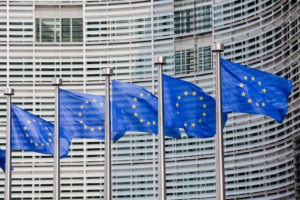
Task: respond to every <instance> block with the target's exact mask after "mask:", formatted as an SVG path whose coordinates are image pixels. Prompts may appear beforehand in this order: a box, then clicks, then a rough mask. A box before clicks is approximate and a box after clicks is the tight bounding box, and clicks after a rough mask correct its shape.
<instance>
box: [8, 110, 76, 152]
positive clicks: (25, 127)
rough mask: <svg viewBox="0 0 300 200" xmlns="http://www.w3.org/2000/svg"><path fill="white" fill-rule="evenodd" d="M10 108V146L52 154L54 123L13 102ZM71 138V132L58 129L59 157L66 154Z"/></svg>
mask: <svg viewBox="0 0 300 200" xmlns="http://www.w3.org/2000/svg"><path fill="white" fill-rule="evenodd" d="M11 109H12V111H11V148H12V149H15V150H24V151H34V152H38V153H42V154H50V155H52V156H53V153H54V143H53V141H54V125H53V124H52V123H50V122H48V121H46V120H44V119H42V118H40V117H38V116H36V115H33V114H31V113H29V112H27V111H25V110H23V109H21V108H19V107H18V106H16V105H14V104H11ZM71 139H72V135H71V132H69V131H67V130H65V129H60V157H61V158H64V157H66V156H67V155H68V152H69V147H70V143H71Z"/></svg>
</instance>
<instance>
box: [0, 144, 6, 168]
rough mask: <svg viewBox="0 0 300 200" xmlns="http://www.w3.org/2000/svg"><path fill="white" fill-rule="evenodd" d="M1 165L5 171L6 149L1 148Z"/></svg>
mask: <svg viewBox="0 0 300 200" xmlns="http://www.w3.org/2000/svg"><path fill="white" fill-rule="evenodd" d="M0 167H1V169H2V170H3V171H4V172H5V151H4V150H2V149H0Z"/></svg>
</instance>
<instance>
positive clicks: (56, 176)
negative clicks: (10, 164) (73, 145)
mask: <svg viewBox="0 0 300 200" xmlns="http://www.w3.org/2000/svg"><path fill="white" fill-rule="evenodd" d="M52 85H54V86H55V124H54V163H53V164H54V168H53V170H54V172H53V200H60V135H59V126H60V125H59V86H60V85H62V79H60V78H56V79H53V80H52Z"/></svg>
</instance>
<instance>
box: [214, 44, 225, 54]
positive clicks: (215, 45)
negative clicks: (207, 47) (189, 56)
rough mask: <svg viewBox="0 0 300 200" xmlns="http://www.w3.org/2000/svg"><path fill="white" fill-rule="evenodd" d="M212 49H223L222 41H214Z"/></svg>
mask: <svg viewBox="0 0 300 200" xmlns="http://www.w3.org/2000/svg"><path fill="white" fill-rule="evenodd" d="M212 51H213V52H215V51H224V44H223V43H214V45H213V48H212Z"/></svg>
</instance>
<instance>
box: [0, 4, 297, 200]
mask: <svg viewBox="0 0 300 200" xmlns="http://www.w3.org/2000/svg"><path fill="white" fill-rule="evenodd" d="M299 38H300V2H299V1H298V0H289V1H288V0H287V1H279V0H247V1H246V0H236V1H229V0H214V1H212V0H135V1H126V0H111V1H107V0H85V1H42V0H40V1H38V0H35V1H33V0H14V1H13V0H0V47H1V48H0V78H1V79H0V86H1V88H5V87H7V86H8V85H9V86H10V87H13V88H14V89H15V95H14V96H13V100H12V101H13V103H15V104H17V105H19V106H20V107H22V108H24V109H26V110H28V111H30V112H32V113H34V114H37V115H40V116H41V117H43V118H44V119H46V120H49V121H52V122H53V120H54V87H53V86H52V85H51V80H52V79H53V78H55V77H60V78H62V79H63V82H64V84H63V86H62V88H63V89H67V90H72V91H78V92H86V93H91V94H104V78H103V77H101V75H100V70H101V69H102V68H104V67H112V68H114V72H115V75H114V76H113V77H112V78H113V79H115V80H120V81H126V82H132V83H135V84H138V85H141V86H143V87H145V88H147V89H149V90H150V91H152V92H154V93H155V92H156V90H157V87H156V82H155V80H156V76H157V67H156V66H155V65H154V64H153V60H154V57H155V56H166V58H167V64H166V65H165V66H164V72H165V73H166V74H168V75H171V76H174V77H178V78H181V79H184V80H186V81H190V82H193V83H195V84H197V85H199V86H200V87H201V88H202V89H203V90H204V91H205V92H207V93H208V94H210V95H212V96H214V92H215V86H214V82H215V78H214V77H215V76H214V70H213V67H212V62H213V54H212V52H211V46H212V44H213V43H214V42H222V43H224V45H225V51H224V53H223V57H224V58H226V59H230V60H231V61H233V62H237V63H241V64H244V65H248V66H250V67H253V68H257V69H259V70H263V71H267V72H270V73H274V74H277V75H279V76H282V77H285V78H288V79H290V80H292V82H293V90H292V93H291V95H290V98H289V111H288V113H287V116H286V118H285V121H284V123H283V124H279V123H277V122H275V121H274V120H273V119H271V118H269V117H265V116H261V115H250V114H237V113H233V114H229V119H228V121H227V125H226V128H225V129H224V148H225V149H224V151H225V169H226V171H225V175H226V194H227V199H230V200H237V199H243V200H245V199H276V200H278V199H283V200H287V199H300V195H299V194H300V187H299V186H300V185H299V180H298V179H299V153H298V149H299V148H300V147H299V138H297V136H298V135H299V134H300V131H299V129H300V128H299V121H300V100H299V94H300V89H299V88H300V83H299V74H300V73H299V63H300V54H299V48H300V47H299V44H300V41H299V40H300V39H299ZM5 103H6V101H5V96H4V95H2V96H0V115H1V117H0V148H2V149H4V148H5V138H6V137H5V130H6V104H5ZM214 145H215V144H214V139H213V138H209V139H197V138H188V137H186V136H185V135H183V137H182V138H180V139H172V138H166V167H167V168H166V173H167V196H168V199H169V200H185V199H205V200H210V199H215V170H214V169H215V157H214ZM157 151H158V147H157V136H156V135H152V134H148V133H127V134H126V136H125V137H123V138H121V139H120V140H119V141H118V142H116V143H114V144H113V150H112V156H113V157H112V161H113V163H112V177H113V199H116V200H117V199H118V200H122V199H124V200H125V199H126V200H127V199H145V200H146V199H148V200H153V199H157V192H158V188H157V187H158V184H157V180H158V177H157V158H158V154H157ZM12 163H13V167H14V171H13V173H12V178H13V181H12V191H13V193H12V197H13V199H22V200H29V199H35V200H36V199H41V200H42V199H52V191H53V159H52V158H51V157H50V156H47V155H42V154H38V153H33V152H23V151H14V152H13V159H12ZM61 190H62V193H61V196H62V198H61V199H81V200H87V199H103V196H104V142H103V141H99V140H90V139H76V140H73V142H72V146H71V150H70V153H69V156H68V158H65V159H63V160H61ZM1 196H4V173H1V174H0V198H2V197H1Z"/></svg>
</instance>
